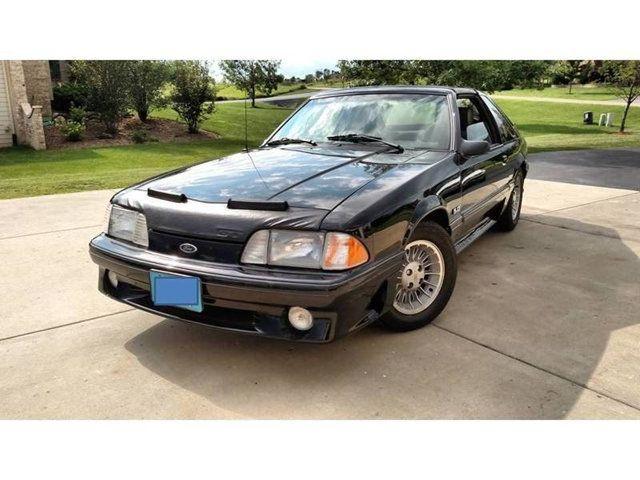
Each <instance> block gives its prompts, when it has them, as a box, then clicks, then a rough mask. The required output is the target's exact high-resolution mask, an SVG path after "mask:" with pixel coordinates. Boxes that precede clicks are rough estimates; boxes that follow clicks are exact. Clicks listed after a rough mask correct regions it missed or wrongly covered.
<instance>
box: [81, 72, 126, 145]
mask: <svg viewBox="0 0 640 480" xmlns="http://www.w3.org/2000/svg"><path fill="white" fill-rule="evenodd" d="M72 68H73V74H74V75H75V76H76V78H77V79H78V81H79V82H80V83H82V84H84V85H86V88H87V107H88V108H89V109H91V110H93V111H95V112H96V113H97V114H98V115H99V117H100V121H101V122H102V123H103V124H104V126H105V129H106V131H107V133H110V134H115V133H117V132H118V122H119V121H120V120H121V119H122V117H123V116H124V115H125V113H126V112H127V108H128V107H129V104H130V100H129V93H128V91H127V88H126V87H127V79H128V69H127V62H126V61H125V60H83V61H74V62H73V67H72Z"/></svg>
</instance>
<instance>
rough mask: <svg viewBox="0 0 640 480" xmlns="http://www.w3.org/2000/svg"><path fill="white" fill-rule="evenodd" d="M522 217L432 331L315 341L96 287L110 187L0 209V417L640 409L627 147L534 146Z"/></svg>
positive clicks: (484, 254) (619, 413)
mask: <svg viewBox="0 0 640 480" xmlns="http://www.w3.org/2000/svg"><path fill="white" fill-rule="evenodd" d="M531 161H532V169H531V175H530V178H529V179H528V181H527V182H526V184H525V206H524V215H523V219H522V222H521V223H520V225H519V226H518V228H517V229H516V230H515V231H514V232H512V233H508V234H504V233H489V234H487V235H485V236H484V237H483V238H482V239H480V240H479V241H478V242H477V243H476V244H475V245H473V246H472V247H471V248H469V249H468V250H466V251H465V252H464V253H463V254H462V255H461V259H460V272H459V275H458V284H457V286H456V290H455V292H454V294H453V297H452V300H451V303H450V304H449V306H448V307H447V308H446V310H445V311H444V313H443V314H442V315H441V316H440V317H439V318H438V319H437V321H436V322H435V324H434V325H431V326H429V327H427V328H424V329H422V330H419V331H415V332H411V333H403V334H392V333H388V332H386V331H384V330H382V329H380V328H376V327H370V328H367V329H365V330H363V331H361V332H359V333H357V334H355V335H353V336H351V337H347V338H345V339H342V340H339V341H337V342H335V343H332V344H328V345H307V344H290V343H286V342H280V341H273V340H266V339H261V338H256V337H251V336H241V335H237V334H231V333H224V332H218V331H215V330H211V329H208V328H205V327H201V326H194V325H187V324H183V323H180V322H176V321H171V320H165V319H163V318H161V317H157V316H154V315H150V314H146V313H142V312H139V311H136V310H132V309H130V308H128V307H127V306H125V305H123V304H119V303H116V302H114V301H111V300H108V299H106V298H104V297H102V296H101V295H100V294H98V292H97V290H96V281H97V280H96V276H97V267H96V266H94V265H93V264H92V263H91V261H90V260H89V255H88V253H87V243H88V241H89V239H90V238H91V237H92V236H93V235H95V234H97V233H98V232H99V231H100V228H101V227H100V224H101V222H102V217H103V212H104V208H105V205H106V202H107V200H108V199H109V197H110V195H111V192H108V191H98V192H84V193H76V194H69V195H53V196H46V197H39V198H26V199H16V200H4V201H0V259H1V262H0V292H2V293H0V295H1V299H2V304H3V305H2V310H1V312H0V318H1V320H0V417H1V418H318V419H319V418H548V419H557V418H640V348H639V347H640V193H639V192H638V186H639V185H640V150H628V149H627V150H612V151H598V152H571V153H563V154H539V155H532V156H531Z"/></svg>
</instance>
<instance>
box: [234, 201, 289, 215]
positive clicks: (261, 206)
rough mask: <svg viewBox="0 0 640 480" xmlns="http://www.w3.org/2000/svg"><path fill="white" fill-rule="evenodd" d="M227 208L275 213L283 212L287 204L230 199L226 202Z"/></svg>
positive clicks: (287, 206)
mask: <svg viewBox="0 0 640 480" xmlns="http://www.w3.org/2000/svg"><path fill="white" fill-rule="evenodd" d="M227 208H231V209H234V210H271V211H275V212H284V211H285V210H287V209H288V208H289V204H288V203H287V202H286V201H285V202H272V201H269V200H234V199H233V198H230V199H229V200H228V201H227Z"/></svg>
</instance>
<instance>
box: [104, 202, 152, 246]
mask: <svg viewBox="0 0 640 480" xmlns="http://www.w3.org/2000/svg"><path fill="white" fill-rule="evenodd" d="M107 233H108V234H109V235H111V236H112V237H115V238H120V239H122V240H127V241H129V242H133V243H135V244H137V245H141V246H143V247H148V246H149V232H148V231H147V219H146V218H145V216H144V214H142V213H140V212H136V211H134V210H129V209H126V208H122V207H119V206H117V205H112V206H111V213H110V216H109V225H108V228H107Z"/></svg>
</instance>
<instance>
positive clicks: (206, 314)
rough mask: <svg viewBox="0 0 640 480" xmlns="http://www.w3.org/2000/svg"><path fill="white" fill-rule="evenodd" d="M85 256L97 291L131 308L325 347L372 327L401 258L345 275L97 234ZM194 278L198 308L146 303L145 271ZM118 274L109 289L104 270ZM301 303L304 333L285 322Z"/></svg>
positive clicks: (376, 263) (381, 310)
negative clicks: (208, 258) (228, 259)
mask: <svg viewBox="0 0 640 480" xmlns="http://www.w3.org/2000/svg"><path fill="white" fill-rule="evenodd" d="M89 251H90V254H91V259H92V260H93V261H94V262H95V263H96V264H98V266H99V267H100V271H99V278H98V288H99V290H100V291H101V292H102V293H104V294H105V295H107V296H109V297H111V298H114V299H116V300H119V301H121V302H124V303H127V304H129V305H132V306H134V307H137V308H140V309H142V310H146V311H149V312H152V313H156V314H158V315H162V316H165V317H169V318H174V319H178V320H184V321H189V322H195V323H200V324H203V325H208V326H211V327H217V328H223V329H227V330H233V331H238V332H245V333H253V334H259V335H263V336H267V337H273V338H281V339H287V340H299V341H307V342H329V341H331V340H334V339H335V338H338V337H341V336H343V335H346V334H347V333H349V332H352V331H355V330H357V329H359V328H361V327H364V326H365V325H367V324H369V323H371V322H373V321H374V320H376V319H377V318H378V316H379V315H380V314H382V313H384V311H385V307H386V304H387V303H388V291H389V288H387V285H388V281H389V280H390V279H391V278H392V277H394V275H395V274H396V272H397V271H398V269H399V268H400V262H401V261H402V255H401V254H399V255H397V256H393V257H389V258H386V259H384V260H383V261H379V262H374V263H372V264H368V265H366V266H363V267H360V268H356V269H354V270H351V271H348V272H310V271H301V270H298V271H296V270H291V269H289V270H288V269H274V268H266V267H248V266H242V265H229V264H215V263H210V262H204V261H199V260H191V259H188V258H183V257H177V256H173V255H168V254H163V253H158V252H152V251H149V250H147V249H144V248H140V247H136V246H134V245H131V244H128V243H125V242H121V241H118V240H115V239H113V238H111V237H108V236H106V235H104V234H102V235H99V236H97V237H96V238H94V239H93V240H92V241H91V243H90V245H89ZM152 269H154V270H161V271H165V272H172V273H180V274H185V275H192V276H197V277H199V278H200V279H201V282H202V287H203V291H202V297H203V306H204V310H203V312H202V313H197V312H192V311H189V310H184V309H180V308H176V307H165V306H156V305H154V304H153V303H152V302H151V295H150V286H149V271H150V270H152ZM108 271H111V272H114V273H115V274H116V275H117V277H118V286H117V287H114V286H113V285H112V284H111V282H110V281H109V280H108V278H107V272H108ZM291 306H301V307H304V308H306V309H308V310H309V311H311V313H312V314H313V316H314V320H315V321H314V326H313V327H312V328H311V329H310V330H308V331H305V332H301V331H298V330H296V329H294V328H293V327H292V326H291V325H290V324H289V322H288V319H287V315H288V309H289V307H291Z"/></svg>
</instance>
